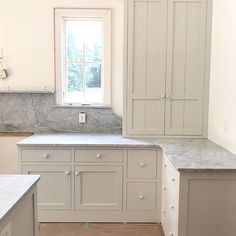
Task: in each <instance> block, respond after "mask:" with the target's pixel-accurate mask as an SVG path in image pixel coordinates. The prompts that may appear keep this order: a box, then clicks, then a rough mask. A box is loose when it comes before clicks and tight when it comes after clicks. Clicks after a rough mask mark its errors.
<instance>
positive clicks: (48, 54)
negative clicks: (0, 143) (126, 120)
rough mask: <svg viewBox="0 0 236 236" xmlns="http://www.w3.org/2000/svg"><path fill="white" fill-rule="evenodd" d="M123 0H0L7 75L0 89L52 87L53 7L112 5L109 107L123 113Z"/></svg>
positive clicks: (1, 42) (0, 39)
mask: <svg viewBox="0 0 236 236" xmlns="http://www.w3.org/2000/svg"><path fill="white" fill-rule="evenodd" d="M123 1H124V0H20V1H18V0H7V1H6V0H0V35H1V37H0V48H3V49H4V55H5V64H6V66H7V69H8V70H9V75H10V76H9V78H8V79H7V80H4V81H0V90H4V89H7V88H8V86H10V89H13V90H43V89H44V88H45V87H47V89H50V90H54V64H53V61H54V30H53V8H54V7H65V8H86V7H92V8H95V7H97V8H111V9H112V11H113V13H112V14H113V18H112V29H113V33H112V36H113V40H112V48H113V49H112V106H113V110H114V111H115V112H116V113H117V114H118V115H120V116H121V115H122V109H123V106H122V102H123V89H122V87H123V18H124V16H123V15H124V6H123V5H124V2H123Z"/></svg>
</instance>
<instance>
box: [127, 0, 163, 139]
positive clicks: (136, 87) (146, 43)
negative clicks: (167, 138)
mask: <svg viewBox="0 0 236 236" xmlns="http://www.w3.org/2000/svg"><path fill="white" fill-rule="evenodd" d="M128 5H129V6H128V9H129V10H128V11H129V13H128V16H129V17H128V28H129V35H128V82H127V83H128V86H127V100H128V101H127V134H131V135H132V134H138V135H142V134H154V135H155V134H164V110H165V109H164V104H165V101H164V99H163V96H162V95H164V94H165V63H166V26H167V1H166V0H159V1H146V0H143V1H134V0H132V1H129V4H128Z"/></svg>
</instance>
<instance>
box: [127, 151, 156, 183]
mask: <svg viewBox="0 0 236 236" xmlns="http://www.w3.org/2000/svg"><path fill="white" fill-rule="evenodd" d="M156 177H157V151H156V150H128V178H130V179H141V178H144V179H155V178H156Z"/></svg>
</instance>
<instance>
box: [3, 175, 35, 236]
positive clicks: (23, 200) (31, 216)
mask: <svg viewBox="0 0 236 236" xmlns="http://www.w3.org/2000/svg"><path fill="white" fill-rule="evenodd" d="M38 180H39V176H38V175H34V176H33V175H31V176H29V175H28V176H27V175H0V235H1V236H9V235H10V236H37V235H38V233H37V232H38V227H37V189H36V185H37V182H38Z"/></svg>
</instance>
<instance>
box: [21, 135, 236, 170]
mask: <svg viewBox="0 0 236 236" xmlns="http://www.w3.org/2000/svg"><path fill="white" fill-rule="evenodd" d="M18 146H19V147H22V148H24V147H37V146H39V147H91V148H94V147H110V148H132V147H135V148H145V147H149V148H151V147H160V148H161V149H162V150H163V153H164V154H165V155H166V156H167V157H168V158H169V159H170V161H171V162H172V164H173V166H174V167H175V168H176V169H177V170H178V171H188V170H192V171H193V170H194V171H196V170H197V171H198V170H236V155H234V154H232V153H231V152H229V151H227V150H225V149H224V148H222V147H220V146H219V145H217V144H215V143H213V142H211V141H209V140H208V139H194V138H193V139H189V138H186V139H183V138H175V139H164V138H162V139H139V138H125V137H122V136H121V135H119V134H40V135H33V136H31V137H28V138H26V139H24V140H22V141H21V142H19V143H18Z"/></svg>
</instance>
